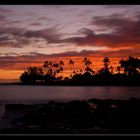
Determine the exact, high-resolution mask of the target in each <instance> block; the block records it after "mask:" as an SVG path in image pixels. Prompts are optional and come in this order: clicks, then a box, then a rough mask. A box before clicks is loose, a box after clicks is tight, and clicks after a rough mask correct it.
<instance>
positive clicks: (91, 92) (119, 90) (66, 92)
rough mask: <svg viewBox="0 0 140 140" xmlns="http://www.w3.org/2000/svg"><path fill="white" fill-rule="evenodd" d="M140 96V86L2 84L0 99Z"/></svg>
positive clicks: (127, 97) (82, 98) (123, 97)
mask: <svg viewBox="0 0 140 140" xmlns="http://www.w3.org/2000/svg"><path fill="white" fill-rule="evenodd" d="M131 97H137V98H139V97H140V87H119V86H116V87H113V86H105V87H103V86H92V87H88V86H83V87H80V86H79V87H78V86H73V87H72V86H16V85H8V86H7V85H1V86H0V100H1V101H2V100H5V101H11V100H15V101H16V100H29V101H30V100H31V101H33V100H60V101H69V100H85V99H91V98H98V99H129V98H131Z"/></svg>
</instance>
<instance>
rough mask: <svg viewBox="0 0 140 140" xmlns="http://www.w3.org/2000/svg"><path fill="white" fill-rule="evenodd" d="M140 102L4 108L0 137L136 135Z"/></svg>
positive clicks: (96, 101)
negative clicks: (3, 122)
mask: <svg viewBox="0 0 140 140" xmlns="http://www.w3.org/2000/svg"><path fill="white" fill-rule="evenodd" d="M139 118H140V99H136V98H131V99H129V100H112V99H104V100H103V99H90V100H83V101H79V100H74V101H69V102H54V101H49V102H48V103H44V104H43V103H41V104H37V103H36V104H6V105H5V113H4V116H3V120H5V121H7V120H10V121H11V128H3V129H0V134H140V119H139Z"/></svg>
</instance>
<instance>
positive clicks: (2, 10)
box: [0, 8, 13, 13]
mask: <svg viewBox="0 0 140 140" xmlns="http://www.w3.org/2000/svg"><path fill="white" fill-rule="evenodd" d="M11 12H13V11H12V10H10V9H6V8H0V13H11Z"/></svg>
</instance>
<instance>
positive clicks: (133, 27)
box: [60, 14, 140, 48]
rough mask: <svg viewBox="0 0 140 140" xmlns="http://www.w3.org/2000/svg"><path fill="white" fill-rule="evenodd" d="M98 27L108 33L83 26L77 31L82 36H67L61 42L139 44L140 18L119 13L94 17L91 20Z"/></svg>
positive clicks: (97, 44)
mask: <svg viewBox="0 0 140 140" xmlns="http://www.w3.org/2000/svg"><path fill="white" fill-rule="evenodd" d="M91 24H92V25H94V26H95V25H96V26H97V27H98V28H99V29H100V27H101V29H102V30H104V31H107V30H109V29H112V31H110V32H108V33H106V32H105V33H100V34H96V33H95V32H94V31H93V30H91V29H88V28H83V29H81V30H79V31H78V33H80V34H81V35H82V36H77V37H69V38H65V39H63V40H61V41H60V42H63V43H75V44H77V45H90V46H107V47H111V48H112V47H113V48H114V47H128V46H129V47H130V46H131V47H132V48H133V47H135V46H136V45H137V47H138V44H139V45H140V32H139V31H140V26H139V25H140V18H137V19H135V20H134V19H132V18H126V17H123V16H122V15H120V14H113V15H110V16H105V17H102V16H98V17H94V18H93V19H92V22H91Z"/></svg>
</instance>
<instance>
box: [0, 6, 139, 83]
mask: <svg viewBox="0 0 140 140" xmlns="http://www.w3.org/2000/svg"><path fill="white" fill-rule="evenodd" d="M139 23H140V6H139V5H1V6H0V25H1V27H0V80H1V81H2V80H8V79H17V78H18V77H19V76H20V74H21V73H22V72H23V71H24V70H25V69H26V67H28V66H41V65H42V64H43V62H44V61H46V60H52V61H56V60H63V61H65V64H66V65H65V66H64V70H65V72H68V71H71V69H70V67H69V66H68V65H67V61H68V60H70V59H72V60H74V61H76V63H75V66H74V67H75V69H77V68H79V69H81V68H83V67H84V65H83V64H81V59H82V58H84V57H88V58H89V59H91V61H92V63H93V65H92V66H91V67H92V68H93V69H95V70H99V68H101V67H102V64H103V63H102V59H103V57H105V56H107V57H110V58H111V63H110V65H112V66H113V67H116V66H117V65H118V63H119V60H120V59H121V58H126V57H128V56H134V57H140V33H139V30H140V26H139Z"/></svg>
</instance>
